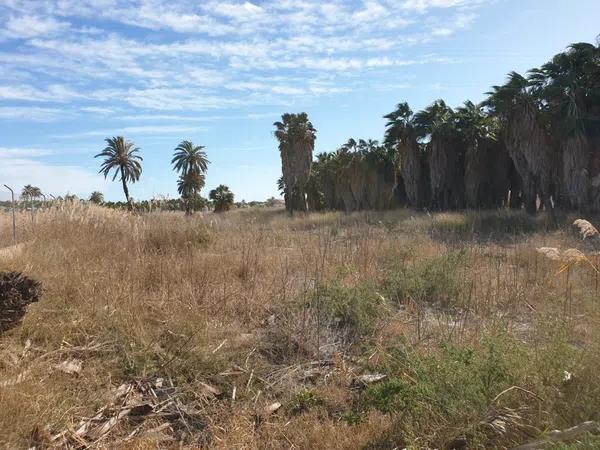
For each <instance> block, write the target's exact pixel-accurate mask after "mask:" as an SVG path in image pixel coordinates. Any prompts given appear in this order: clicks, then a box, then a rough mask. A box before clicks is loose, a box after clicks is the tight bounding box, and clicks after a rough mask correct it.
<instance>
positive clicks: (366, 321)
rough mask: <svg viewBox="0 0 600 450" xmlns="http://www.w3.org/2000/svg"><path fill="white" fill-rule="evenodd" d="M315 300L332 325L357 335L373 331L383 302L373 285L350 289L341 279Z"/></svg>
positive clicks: (325, 288)
mask: <svg viewBox="0 0 600 450" xmlns="http://www.w3.org/2000/svg"><path fill="white" fill-rule="evenodd" d="M315 297H316V301H319V302H320V308H321V312H322V314H323V317H324V318H325V319H326V320H327V321H328V322H330V324H331V325H333V326H335V327H337V328H340V329H344V330H346V331H349V332H350V333H351V334H355V335H364V334H368V333H369V332H371V331H373V329H374V326H375V323H376V321H377V317H378V315H379V312H380V311H381V304H382V302H383V299H382V297H381V296H380V295H379V294H378V293H377V292H376V291H375V288H374V287H372V286H371V285H369V284H367V285H359V286H352V287H346V286H343V285H342V284H341V282H340V281H338V280H334V281H333V282H330V283H329V284H327V285H325V286H322V287H321V288H320V289H317V290H316V291H315Z"/></svg>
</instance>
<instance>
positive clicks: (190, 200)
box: [177, 171, 205, 216]
mask: <svg viewBox="0 0 600 450" xmlns="http://www.w3.org/2000/svg"><path fill="white" fill-rule="evenodd" d="M204 184H205V176H204V174H203V173H199V172H195V171H190V172H188V173H186V174H185V175H180V176H179V180H177V191H178V192H179V195H181V199H182V200H183V202H184V205H185V214H186V215H188V216H190V215H192V214H193V209H194V205H195V204H196V201H197V200H198V196H199V194H200V191H201V190H202V188H203V187H204Z"/></svg>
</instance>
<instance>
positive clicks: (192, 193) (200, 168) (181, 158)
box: [171, 141, 210, 215]
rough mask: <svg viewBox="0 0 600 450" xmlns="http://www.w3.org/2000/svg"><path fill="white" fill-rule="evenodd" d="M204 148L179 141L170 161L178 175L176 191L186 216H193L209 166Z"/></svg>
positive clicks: (189, 142)
mask: <svg viewBox="0 0 600 450" xmlns="http://www.w3.org/2000/svg"><path fill="white" fill-rule="evenodd" d="M204 148H205V147H204V146H202V145H196V146H195V145H194V144H193V143H192V142H191V141H181V142H180V143H179V145H178V146H177V147H176V148H175V153H174V155H173V159H172V160H171V164H173V169H174V170H175V172H177V173H179V174H180V176H179V180H178V181H177V189H178V191H179V194H180V195H181V199H182V200H183V201H184V203H185V214H186V215H192V214H193V211H194V205H195V204H196V199H197V198H198V194H199V193H200V190H201V189H202V188H203V187H204V183H205V176H204V174H205V173H206V171H207V169H208V164H210V161H209V160H208V158H207V157H206V152H204Z"/></svg>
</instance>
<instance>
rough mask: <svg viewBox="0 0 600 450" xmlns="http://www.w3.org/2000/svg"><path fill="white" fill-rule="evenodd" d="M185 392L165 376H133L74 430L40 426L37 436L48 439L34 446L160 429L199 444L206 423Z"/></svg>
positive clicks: (77, 444)
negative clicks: (54, 431)
mask: <svg viewBox="0 0 600 450" xmlns="http://www.w3.org/2000/svg"><path fill="white" fill-rule="evenodd" d="M182 395H183V393H182V391H181V390H180V389H178V388H176V387H174V386H172V385H171V386H168V387H167V386H164V380H163V379H162V378H157V379H156V380H155V381H154V382H150V381H148V380H133V381H130V382H128V383H123V384H122V385H120V386H119V387H118V388H117V389H115V390H114V392H113V397H112V399H111V401H110V403H108V404H107V405H105V406H103V407H101V408H100V409H99V410H98V411H97V412H96V414H95V415H94V416H93V417H91V418H84V419H82V420H81V421H80V422H79V424H78V426H77V428H76V429H75V430H73V429H70V428H68V429H66V430H63V431H62V432H60V433H58V434H55V435H52V434H50V433H39V430H37V431H36V432H35V433H34V434H35V435H36V436H37V438H38V440H39V437H40V435H42V434H43V435H46V436H49V442H36V443H35V445H34V447H33V448H40V449H41V448H46V447H47V446H54V447H60V448H82V447H85V448H88V447H91V446H97V445H98V444H99V443H100V442H102V441H105V440H106V439H107V438H108V437H109V436H110V435H113V434H116V431H117V430H118V431H120V433H119V434H120V436H119V440H120V441H121V442H126V441H129V440H131V439H133V438H134V437H140V436H144V435H147V434H152V435H155V434H156V433H157V430H160V431H161V432H162V431H165V432H167V433H168V436H165V438H164V439H165V440H169V441H178V442H190V443H195V444H197V443H198V439H199V438H198V436H201V437H202V436H203V435H204V434H203V431H204V430H205V428H206V424H205V422H204V420H203V419H202V417H201V413H200V410H199V409H198V408H197V407H196V406H197V405H195V404H193V403H184V402H183V401H182ZM157 422H158V426H157ZM161 422H162V423H161ZM148 424H149V425H148ZM131 427H133V430H131Z"/></svg>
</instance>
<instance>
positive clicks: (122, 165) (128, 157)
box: [94, 136, 143, 211]
mask: <svg viewBox="0 0 600 450" xmlns="http://www.w3.org/2000/svg"><path fill="white" fill-rule="evenodd" d="M105 141H106V144H107V145H106V148H105V149H104V150H102V151H101V152H100V153H98V154H97V155H96V156H94V158H104V161H103V162H102V165H101V166H100V171H99V173H101V174H103V175H104V178H107V177H108V175H109V174H110V172H111V171H112V170H114V175H113V178H112V179H113V181H115V179H116V178H117V176H120V177H121V183H122V184H123V193H124V194H125V199H126V200H127V209H128V210H129V211H132V210H133V205H132V202H131V199H130V197H129V189H128V187H127V183H128V182H131V183H135V182H136V181H138V180H139V179H140V175H141V174H142V164H141V161H143V158H142V157H141V156H140V155H139V152H140V149H139V148H137V147H136V146H135V144H134V143H133V142H131V141H127V140H125V138H124V137H123V136H117V137H113V138H106V139H105Z"/></svg>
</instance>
